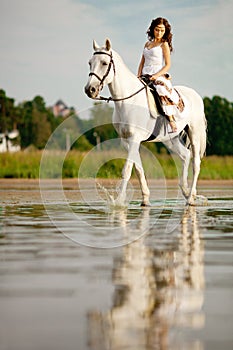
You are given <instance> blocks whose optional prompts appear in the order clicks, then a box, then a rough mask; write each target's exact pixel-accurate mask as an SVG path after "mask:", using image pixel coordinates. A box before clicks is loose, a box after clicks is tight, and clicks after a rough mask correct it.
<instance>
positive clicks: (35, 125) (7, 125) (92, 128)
mask: <svg viewBox="0 0 233 350" xmlns="http://www.w3.org/2000/svg"><path fill="white" fill-rule="evenodd" d="M204 105H205V115H206V119H207V149H206V154H207V155H213V154H215V155H232V154H233V137H232V135H233V123H232V121H233V103H232V102H229V101H228V100H227V99H225V98H223V97H220V96H214V97H213V98H211V99H210V98H208V97H205V98H204ZM112 111H113V108H112V107H111V106H110V105H109V104H106V103H100V102H98V103H94V104H93V107H92V108H91V111H90V119H88V120H83V119H82V118H80V117H79V116H78V115H75V118H71V119H70V123H71V125H70V127H69V130H70V132H72V130H74V129H75V130H77V131H78V134H79V135H80V137H79V138H78V140H77V142H74V144H73V145H72V148H74V149H78V150H80V151H87V150H89V149H91V148H92V147H93V145H94V146H95V145H96V142H98V140H99V141H100V142H103V141H106V140H109V139H111V138H117V137H118V136H117V133H116V131H115V129H114V128H113V126H112V124H111V116H112ZM72 113H75V112H74V110H72V111H71V114H70V115H69V116H71V115H72ZM69 116H67V117H66V118H69ZM63 121H64V117H62V116H54V114H53V111H52V108H49V107H47V106H46V104H45V101H44V99H43V97H41V96H36V97H35V98H33V99H32V100H30V101H24V102H21V103H19V104H17V105H16V104H15V100H14V98H11V97H8V96H7V95H6V92H5V91H4V90H0V133H2V134H7V133H8V132H10V131H12V130H14V129H18V130H19V137H18V139H17V140H15V142H18V143H19V144H20V146H21V148H22V149H26V148H27V147H30V146H31V147H34V148H36V149H43V148H44V147H45V146H46V143H47V140H48V138H49V136H50V135H51V134H52V132H53V131H54V130H55V129H56V128H57V127H58V126H59V125H60V124H61V123H62V122H63ZM96 125H98V126H96ZM65 142H66V135H65V133H62V134H61V135H60V137H59V143H60V145H59V146H60V147H61V148H62V147H65ZM148 147H150V149H151V150H152V151H153V150H154V151H155V152H158V153H160V152H161V150H162V148H163V145H162V144H160V143H155V144H149V146H148Z"/></svg>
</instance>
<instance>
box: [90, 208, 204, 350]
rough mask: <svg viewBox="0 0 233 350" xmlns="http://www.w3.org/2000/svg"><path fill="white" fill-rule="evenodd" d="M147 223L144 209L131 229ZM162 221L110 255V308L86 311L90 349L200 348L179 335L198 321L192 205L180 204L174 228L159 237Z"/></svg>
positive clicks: (199, 276)
mask: <svg viewBox="0 0 233 350" xmlns="http://www.w3.org/2000/svg"><path fill="white" fill-rule="evenodd" d="M122 213H124V214H121V215H127V213H125V212H122ZM117 215H119V213H118V214H117ZM125 220H126V218H125ZM149 224H150V209H146V210H143V212H142V216H141V220H140V223H139V224H138V227H137V229H138V230H144V229H145V228H146V227H149ZM166 224H167V220H164V219H161V220H160V222H158V224H157V225H156V227H154V228H153V230H151V231H150V234H149V235H148V236H147V237H143V238H141V239H138V240H137V241H135V242H134V243H131V244H129V245H127V246H125V247H124V248H123V254H122V257H121V258H120V259H118V261H115V264H114V271H113V275H112V276H113V284H114V288H115V293H114V298H113V305H112V308H111V310H109V311H108V312H106V313H102V312H98V311H91V312H89V314H88V338H89V339H88V344H89V347H90V349H93V350H108V349H111V350H118V349H119V350H123V349H127V350H128V349H132V350H151V349H162V350H165V349H181V348H182V349H189V350H190V349H191V350H192V349H203V347H202V343H201V342H200V341H198V340H195V341H194V340H190V339H188V338H187V339H184V338H182V339H181V336H180V334H181V331H182V330H183V329H184V328H186V329H187V328H191V329H193V328H199V329H200V328H203V326H204V314H203V312H202V310H201V309H202V305H203V288H204V271H203V255H204V250H203V243H202V240H201V239H200V231H199V227H198V221H197V213H196V209H195V207H190V208H188V209H185V211H184V213H183V215H182V218H181V224H180V228H177V234H176V235H173V236H171V235H168V234H167V235H166V239H164V238H165V237H164V236H163V235H161V234H159V232H162V230H165V227H166ZM125 227H126V226H125ZM164 232H165V231H164ZM161 239H163V241H164V243H162V244H161ZM158 247H159V248H158Z"/></svg>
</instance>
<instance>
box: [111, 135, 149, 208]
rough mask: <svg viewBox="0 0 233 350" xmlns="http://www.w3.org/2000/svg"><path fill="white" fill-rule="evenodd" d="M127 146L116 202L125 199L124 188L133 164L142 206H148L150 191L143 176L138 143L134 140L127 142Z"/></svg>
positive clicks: (121, 201)
mask: <svg viewBox="0 0 233 350" xmlns="http://www.w3.org/2000/svg"><path fill="white" fill-rule="evenodd" d="M128 145H129V148H128V157H127V160H126V162H125V165H124V168H123V171H122V181H121V184H120V187H119V195H118V198H117V202H118V203H123V202H124V201H125V197H126V189H127V184H128V182H129V180H130V177H131V174H132V168H133V165H135V169H136V173H137V176H138V178H139V182H140V186H141V191H142V198H143V200H142V206H149V205H150V202H149V196H150V191H149V188H148V186H147V182H146V178H145V173H144V170H143V166H142V162H141V157H140V154H139V143H136V142H129V144H128Z"/></svg>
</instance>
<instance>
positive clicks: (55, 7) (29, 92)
mask: <svg viewBox="0 0 233 350" xmlns="http://www.w3.org/2000/svg"><path fill="white" fill-rule="evenodd" d="M232 15H233V0H193V1H191V0H177V1H174V0H157V1H155V0H117V1H115V0H113V1H111V0H37V1H36V0H0V33H1V35H0V88H1V89H3V90H5V91H6V94H7V96H9V97H13V98H15V100H16V103H19V102H22V101H24V100H30V99H33V98H34V97H35V96H36V95H40V96H42V97H43V98H44V100H45V102H46V105H47V106H51V105H52V104H54V103H55V102H56V101H57V100H58V99H60V98H61V99H63V101H64V102H65V103H66V104H67V105H68V106H69V107H71V106H72V107H74V108H75V109H76V110H77V111H81V110H84V109H86V108H88V107H89V106H91V105H92V104H93V101H92V100H90V99H89V98H88V97H87V96H86V95H85V94H84V86H85V85H86V82H87V79H88V73H89V67H88V60H89V59H90V57H91V55H92V41H93V39H95V40H96V41H97V42H98V43H99V44H100V45H102V44H103V43H104V42H105V39H106V38H109V39H110V40H111V43H112V47H113V49H114V50H115V51H117V52H118V53H119V54H120V56H121V57H122V58H123V60H124V62H125V64H126V65H127V66H128V67H129V68H130V70H131V71H133V72H134V73H135V74H136V73H137V68H138V64H139V61H140V58H141V54H142V49H143V46H144V43H145V42H146V40H147V36H146V31H147V29H148V27H149V24H150V22H151V20H152V19H153V18H156V17H165V18H167V19H168V20H169V22H170V24H171V26H172V32H173V46H174V53H172V56H171V59H172V68H171V70H170V73H171V74H172V78H173V80H172V81H173V85H186V86H189V87H192V88H194V89H195V90H196V91H198V92H199V93H200V95H201V96H202V97H205V96H207V97H210V98H212V97H213V96H214V95H219V96H222V97H224V98H227V99H228V100H229V101H231V102H232V101H233V89H232V76H233V45H232V43H233V26H232ZM105 91H106V92H105V95H106V94H107V95H108V91H107V90H105Z"/></svg>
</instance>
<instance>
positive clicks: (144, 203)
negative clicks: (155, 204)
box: [141, 202, 151, 207]
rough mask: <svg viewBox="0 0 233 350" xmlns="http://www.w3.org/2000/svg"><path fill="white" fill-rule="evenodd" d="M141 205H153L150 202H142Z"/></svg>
mask: <svg viewBox="0 0 233 350" xmlns="http://www.w3.org/2000/svg"><path fill="white" fill-rule="evenodd" d="M141 207H151V204H150V202H142V203H141Z"/></svg>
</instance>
